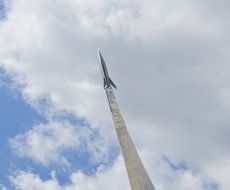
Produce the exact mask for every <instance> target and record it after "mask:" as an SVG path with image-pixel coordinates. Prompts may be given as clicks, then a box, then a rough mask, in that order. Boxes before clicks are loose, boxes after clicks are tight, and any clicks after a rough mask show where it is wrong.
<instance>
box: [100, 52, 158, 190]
mask: <svg viewBox="0 0 230 190" xmlns="http://www.w3.org/2000/svg"><path fill="white" fill-rule="evenodd" d="M98 56H99V62H100V67H101V73H102V77H103V83H104V84H103V85H104V89H105V92H106V95H107V99H108V102H109V107H110V111H111V113H112V117H113V122H114V125H115V128H116V132H117V136H118V140H119V143H120V146H121V150H122V154H123V158H124V161H125V166H126V171H127V173H128V177H129V182H130V185H131V189H132V190H155V188H154V185H153V183H152V182H151V179H150V178H149V176H148V174H147V172H146V170H145V168H144V165H143V163H142V161H141V159H140V157H139V155H138V153H137V150H136V148H135V146H134V144H133V142H132V139H131V137H130V135H129V133H128V131H127V128H126V125H125V122H124V119H123V117H122V115H121V112H120V110H119V107H118V104H117V101H116V98H115V96H114V93H113V88H115V89H116V88H117V87H116V85H115V84H114V83H113V81H112V80H111V79H110V78H109V73H108V70H107V68H106V65H105V61H104V58H103V57H102V55H101V52H100V51H98ZM112 87H113V88H112Z"/></svg>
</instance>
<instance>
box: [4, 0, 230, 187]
mask: <svg viewBox="0 0 230 190" xmlns="http://www.w3.org/2000/svg"><path fill="white" fill-rule="evenodd" d="M227 5H228V3H227V2H226V1H224V0H223V1H218V5H217V4H216V2H215V1H202V2H200V1H182V0H176V1H173V2H172V1H169V0H165V1H158V0H154V1H150V0H142V1H140V0H136V1H130V0H125V1H114V0H109V1H105V0H97V1H94V3H92V2H91V1H89V0H86V1H80V0H67V1H63V0H56V1H50V0H30V1H28V0H18V1H13V3H12V9H11V12H9V14H8V19H7V20H6V21H4V22H1V23H0V24H1V25H0V27H1V30H0V36H1V38H0V43H1V44H4V46H1V47H0V59H1V67H2V68H4V69H5V70H6V71H7V72H8V74H10V75H11V76H12V77H13V78H14V79H15V83H16V84H17V85H19V86H20V90H21V92H22V93H23V94H24V97H25V99H26V100H27V101H28V102H29V103H31V105H33V106H35V107H36V106H37V105H38V102H39V100H41V99H43V98H46V99H48V100H49V101H50V102H51V108H50V107H49V108H48V109H47V110H45V113H46V114H47V117H51V118H52V114H55V112H58V111H62V110H66V111H69V112H72V113H74V114H76V115H77V116H79V117H83V118H86V119H87V121H88V122H89V124H90V125H92V128H93V129H95V130H99V131H100V133H101V134H102V136H104V137H105V139H103V140H101V141H100V143H99V144H96V145H95V147H99V149H100V150H102V152H106V151H107V150H108V148H103V147H108V146H107V145H106V144H108V143H109V142H110V141H109V139H110V138H111V137H112V136H114V130H113V129H112V130H110V129H111V128H110V126H108V123H111V117H110V113H109V109H108V106H107V104H106V103H107V102H106V100H105V95H104V94H103V93H104V92H103V89H102V87H101V83H100V81H101V79H100V73H99V67H98V63H97V62H98V61H97V52H96V50H97V48H98V47H99V48H102V50H103V51H102V52H104V55H105V59H106V61H107V62H108V67H109V71H110V73H111V77H112V78H113V79H114V81H115V82H116V83H117V86H118V89H119V91H118V93H117V97H118V100H119V102H120V105H121V108H122V111H123V112H124V116H125V118H126V121H127V124H128V128H129V131H130V133H131V135H132V137H133V139H134V141H135V143H136V145H137V147H138V148H139V149H140V150H145V151H143V152H141V155H146V156H143V159H144V161H145V163H146V160H149V162H148V163H147V164H148V168H151V167H152V165H154V164H156V162H157V159H156V157H157V156H158V155H166V156H167V157H169V159H170V160H172V161H173V162H175V163H179V162H181V161H184V162H187V164H188V165H189V166H190V167H191V168H192V169H191V171H189V172H187V173H183V174H180V176H178V178H179V181H180V182H178V183H179V184H180V185H179V184H178V185H177V186H176V183H177V182H175V184H174V185H173V183H169V186H167V188H169V189H172V188H174V187H175V189H176V188H177V190H178V189H180V188H181V189H189V188H190V187H191V188H192V187H193V189H202V188H203V187H202V186H201V184H202V180H203V177H201V175H205V176H206V175H207V178H213V179H214V180H215V181H216V183H218V184H220V186H221V187H223V188H224V187H227V185H226V182H225V181H224V180H222V179H223V178H225V177H226V176H227V175H226V173H225V168H224V167H221V168H220V170H221V171H219V172H218V173H217V172H215V175H213V174H212V173H214V172H212V171H214V170H215V167H216V166H215V164H213V163H215V162H216V161H217V160H218V159H220V160H222V159H224V158H226V157H227V156H226V154H227V152H228V151H229V144H230V142H229V135H228V134H229V127H228V126H229V123H230V120H229V115H228V112H229V105H230V104H229V97H228V95H229V73H228V70H229V66H228V64H229V55H228V50H229V35H228V32H227V31H228V29H229V24H228V23H226V22H223V21H224V20H226V18H229V17H230V15H229V11H227V10H226V7H228V6H227ZM38 107H39V106H38ZM38 109H39V108H38ZM50 115H51V116H50ZM101 123H103V125H101ZM59 125H60V124H57V126H58V127H57V129H56V127H55V128H52V131H56V130H58V128H59V127H60V126H59ZM61 126H62V124H61ZM65 130H66V129H65ZM68 130H69V129H68ZM44 131H45V130H44V129H42V127H41V126H40V125H39V126H37V127H35V128H33V129H32V130H31V131H30V132H27V133H25V134H24V135H19V136H17V137H16V138H15V139H14V141H13V142H17V143H18V142H19V145H20V147H23V145H24V144H29V145H30V143H31V142H33V140H34V139H35V137H37V135H38V137H39V138H38V140H41V139H43V138H44V137H45V138H46V136H45V135H44V134H43V132H44ZM52 133H53V132H52ZM73 134H74V135H78V134H77V133H75V132H74V133H73ZM83 136H84V135H83ZM30 137H31V138H32V139H33V140H31V141H30V140H29V139H30ZM40 137H42V138H40ZM84 137H85V139H87V135H86V136H84ZM82 138H83V137H82ZM57 139H59V136H58V135H57V136H56V137H55V139H54V138H53V137H51V138H50V137H49V138H48V139H47V143H50V144H56V142H57V145H56V146H55V145H54V147H55V149H52V148H54V147H53V146H51V148H49V147H47V150H49V149H51V151H53V152H54V157H55V158H54V157H52V156H51V159H52V160H55V159H56V158H58V159H60V158H62V154H61V153H60V152H58V150H59V149H60V147H63V149H65V148H68V147H69V146H70V147H71V148H72V146H73V145H72V144H75V145H77V143H78V142H75V140H73V141H72V144H68V143H67V144H66V142H65V140H64V142H62V143H61V142H60V144H58V140H57ZM54 142H55V143H54ZM17 143H16V144H17ZM20 143H21V144H20ZM113 143H114V141H112V143H111V144H113ZM101 145H103V146H101ZM31 147H33V148H31ZM210 147H211V148H210ZM36 149H40V147H39V146H38V147H36V146H35V144H33V146H31V145H30V146H29V147H27V149H23V151H21V154H22V155H27V156H28V155H29V156H30V157H32V158H34V159H35V160H37V161H39V162H42V163H46V162H50V161H46V159H47V158H45V157H42V155H41V158H36V157H34V156H31V155H33V153H31V152H33V151H34V150H36ZM61 149H62V148H61ZM19 150H20V149H19ZM94 150H95V149H94ZM98 159H101V157H99V158H98ZM218 162H219V161H218ZM220 163H222V162H220ZM223 163H224V162H223ZM159 167H160V166H159ZM111 171H112V170H111ZM192 171H198V173H199V174H197V175H194V174H193V172H192ZM149 172H150V175H151V176H153V177H154V178H155V179H158V178H157V175H159V176H160V175H161V173H160V172H159V173H157V174H156V170H154V169H149ZM167 172H169V171H168V170H167ZM162 175H163V174H162ZM164 175H166V174H165V173H164ZM172 175H175V176H177V174H175V173H173V174H172ZM223 176H225V177H223ZM158 180H159V181H161V183H159V187H162V188H164V183H167V180H165V178H159V179H158ZM156 181H157V180H156ZM185 184H191V186H190V187H187V186H185ZM192 184H194V185H197V186H192Z"/></svg>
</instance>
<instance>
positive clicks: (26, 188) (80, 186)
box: [10, 158, 130, 190]
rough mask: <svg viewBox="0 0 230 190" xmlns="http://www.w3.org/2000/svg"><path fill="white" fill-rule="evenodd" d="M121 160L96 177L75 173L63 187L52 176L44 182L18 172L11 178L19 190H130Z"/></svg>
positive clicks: (26, 172)
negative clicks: (118, 189)
mask: <svg viewBox="0 0 230 190" xmlns="http://www.w3.org/2000/svg"><path fill="white" fill-rule="evenodd" d="M123 167H124V164H123V162H122V161H121V158H120V159H119V160H118V162H117V163H116V164H115V165H114V166H113V167H112V169H110V170H101V171H99V172H98V173H97V174H96V175H95V176H86V175H85V174H83V173H81V172H75V173H73V174H72V175H71V176H70V183H69V184H66V185H63V186H61V185H60V184H59V183H58V181H57V179H56V177H55V176H54V175H52V178H51V179H49V180H42V179H41V178H40V177H39V176H38V175H36V174H34V173H32V172H30V171H18V172H16V173H15V174H14V175H12V176H10V181H11V183H12V184H13V185H14V187H15V188H16V189H17V190H31V189H33V190H40V189H44V190H51V189H57V190H84V189H89V190H107V189H111V190H117V188H120V189H124V190H129V189H130V188H129V187H128V181H127V176H126V174H125V172H124V171H125V170H123Z"/></svg>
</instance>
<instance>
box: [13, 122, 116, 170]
mask: <svg viewBox="0 0 230 190" xmlns="http://www.w3.org/2000/svg"><path fill="white" fill-rule="evenodd" d="M108 140H109V141H110V142H107V141H108ZM9 143H10V146H11V148H12V149H13V151H14V152H15V153H17V155H19V156H21V157H29V158H31V159H33V160H34V161H36V162H38V163H41V164H43V165H45V166H48V165H50V164H52V163H55V164H59V165H61V166H65V167H66V166H70V163H69V161H68V159H67V158H66V157H65V156H64V155H63V151H65V150H72V151H73V154H76V153H84V152H89V153H90V156H91V159H90V160H91V162H92V163H99V162H108V161H109V160H108V159H109V156H110V155H109V150H110V149H111V148H114V147H113V144H114V142H113V139H106V138H105V137H101V133H100V132H99V134H98V135H96V131H92V129H90V128H89V127H87V126H76V125H72V124H70V123H68V122H50V123H47V124H40V125H36V126H34V127H33V128H32V129H30V130H28V131H27V132H26V133H24V134H19V135H17V136H16V137H14V138H13V139H10V140H9Z"/></svg>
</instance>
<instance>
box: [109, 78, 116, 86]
mask: <svg viewBox="0 0 230 190" xmlns="http://www.w3.org/2000/svg"><path fill="white" fill-rule="evenodd" d="M109 84H111V85H112V86H113V88H115V89H117V87H116V85H115V84H114V83H113V81H112V80H111V79H110V78H109Z"/></svg>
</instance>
